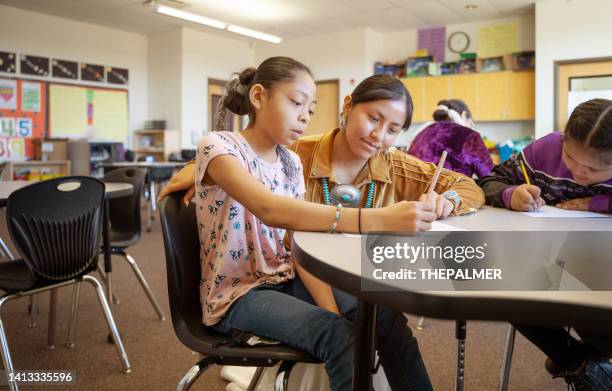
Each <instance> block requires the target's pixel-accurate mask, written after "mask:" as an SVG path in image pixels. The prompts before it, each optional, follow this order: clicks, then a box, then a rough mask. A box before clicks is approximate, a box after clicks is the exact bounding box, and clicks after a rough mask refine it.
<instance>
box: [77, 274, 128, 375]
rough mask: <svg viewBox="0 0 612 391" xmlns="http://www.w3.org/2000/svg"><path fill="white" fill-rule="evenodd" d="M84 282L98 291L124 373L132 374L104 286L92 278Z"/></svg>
mask: <svg viewBox="0 0 612 391" xmlns="http://www.w3.org/2000/svg"><path fill="white" fill-rule="evenodd" d="M83 281H87V282H88V283H90V284H91V285H93V287H94V288H95V290H96V293H97V294H98V301H99V302H100V306H101V307H102V312H103V313H104V317H105V318H106V323H107V325H108V329H109V331H110V333H111V335H112V337H113V341H114V342H115V347H116V348H117V353H118V354H119V359H120V360H121V366H122V367H123V371H124V372H125V373H130V372H132V367H131V366H130V362H129V360H128V357H127V353H126V352H125V348H124V347H123V342H122V341H121V337H120V336H119V331H118V330H117V325H116V324H115V320H114V319H113V314H112V313H111V310H110V307H109V305H108V302H107V301H106V297H105V296H104V289H102V285H100V283H99V282H98V280H96V279H95V278H94V277H92V276H83Z"/></svg>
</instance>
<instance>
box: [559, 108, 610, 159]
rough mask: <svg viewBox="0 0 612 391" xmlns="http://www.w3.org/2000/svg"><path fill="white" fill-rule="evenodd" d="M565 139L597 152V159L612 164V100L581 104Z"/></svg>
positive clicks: (570, 120) (566, 128)
mask: <svg viewBox="0 0 612 391" xmlns="http://www.w3.org/2000/svg"><path fill="white" fill-rule="evenodd" d="M565 139H566V140H568V139H569V140H574V141H576V142H578V143H580V144H581V145H583V146H585V147H587V148H592V149H594V150H596V151H597V158H598V159H600V160H601V161H603V162H604V163H605V164H612V100H608V99H591V100H588V101H586V102H583V103H581V104H579V105H578V106H577V107H576V108H575V109H574V111H573V112H572V115H570V118H569V120H568V121H567V125H565Z"/></svg>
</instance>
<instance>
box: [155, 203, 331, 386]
mask: <svg viewBox="0 0 612 391" xmlns="http://www.w3.org/2000/svg"><path fill="white" fill-rule="evenodd" d="M184 194H185V193H184V192H176V193H173V194H171V195H169V196H168V197H167V198H166V199H164V201H163V202H162V203H161V207H160V210H159V214H160V220H161V226H162V233H163V237H164V248H165V251H166V269H167V273H168V295H169V298H170V314H171V316H172V325H173V326H174V332H175V333H176V336H177V337H178V338H179V340H180V341H181V342H182V343H183V344H184V345H185V346H187V347H188V348H189V349H191V350H193V351H196V352H199V353H201V354H202V355H203V356H204V357H203V358H202V360H200V361H199V362H198V363H197V364H195V365H194V366H193V367H192V368H191V369H189V371H188V372H187V373H186V374H185V375H184V376H183V378H182V379H181V380H180V381H179V383H178V385H177V388H176V389H177V390H188V389H189V388H190V387H191V385H192V384H193V383H194V382H195V381H196V380H197V378H198V377H199V376H200V375H201V374H202V373H204V372H205V371H206V370H207V369H208V368H209V367H211V366H212V365H215V364H217V365H236V366H250V367H259V368H258V370H257V372H256V373H255V376H254V377H253V380H252V381H251V384H250V385H249V390H254V389H255V387H256V386H257V383H258V382H259V378H260V376H261V374H262V370H263V367H271V366H274V365H276V364H277V363H278V362H280V361H282V362H283V363H282V364H281V367H280V369H279V372H278V374H277V381H276V382H275V384H276V388H277V389H286V385H287V382H288V379H289V373H290V370H291V367H292V366H293V364H295V363H296V362H307V363H320V361H319V360H318V359H316V358H315V357H313V356H311V355H309V354H308V353H305V352H303V351H301V350H298V349H294V348H291V347H288V346H286V345H270V346H229V345H228V344H227V341H228V338H229V337H228V336H226V335H223V334H221V333H218V332H216V331H215V330H214V329H212V328H210V327H206V326H204V324H203V323H202V307H201V305H200V299H199V297H200V288H199V286H200V277H201V271H200V263H199V262H198V260H199V259H200V240H199V238H198V226H197V221H196V212H195V205H194V204H193V203H190V204H189V206H185V205H184V204H183V202H182V199H183V196H184Z"/></svg>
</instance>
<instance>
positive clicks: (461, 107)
mask: <svg viewBox="0 0 612 391" xmlns="http://www.w3.org/2000/svg"><path fill="white" fill-rule="evenodd" d="M438 106H446V107H448V108H449V109H451V110H455V111H456V112H457V113H459V115H461V113H463V112H464V111H465V113H466V115H467V117H468V118H470V119H471V118H472V112H471V111H470V108H469V107H468V106H467V105H466V104H465V102H464V101H462V100H460V99H443V100H441V101H439V102H438ZM433 119H434V121H436V122H439V121H451V118H450V117H449V116H448V111H446V110H442V109H436V111H434V113H433Z"/></svg>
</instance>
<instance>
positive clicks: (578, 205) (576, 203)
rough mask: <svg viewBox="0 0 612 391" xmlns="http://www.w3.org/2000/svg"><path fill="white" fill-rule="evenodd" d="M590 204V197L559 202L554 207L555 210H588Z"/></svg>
mask: <svg viewBox="0 0 612 391" xmlns="http://www.w3.org/2000/svg"><path fill="white" fill-rule="evenodd" d="M590 202H591V197H583V198H574V199H572V200H567V201H563V202H559V203H558V204H557V205H555V206H556V207H557V208H561V209H568V210H589V203H590Z"/></svg>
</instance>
